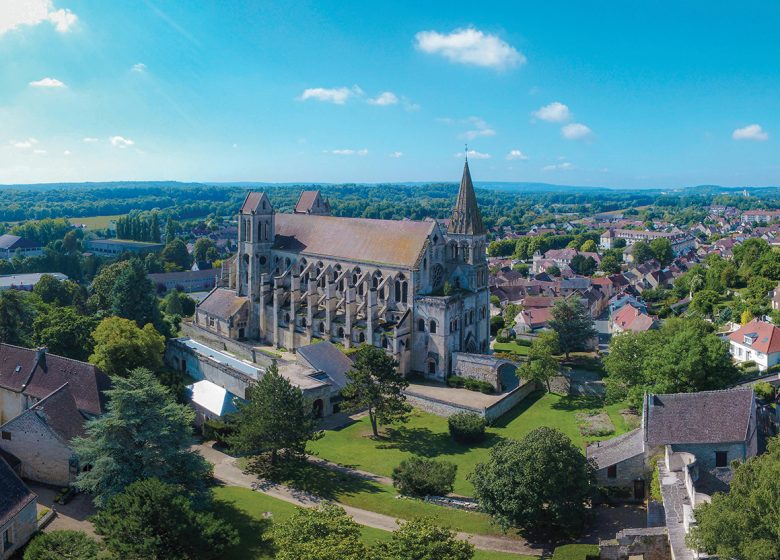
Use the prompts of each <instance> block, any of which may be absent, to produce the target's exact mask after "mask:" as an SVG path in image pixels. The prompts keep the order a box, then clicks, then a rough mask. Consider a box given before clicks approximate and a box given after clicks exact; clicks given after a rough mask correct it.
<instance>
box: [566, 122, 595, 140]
mask: <svg viewBox="0 0 780 560" xmlns="http://www.w3.org/2000/svg"><path fill="white" fill-rule="evenodd" d="M592 134H593V131H592V130H591V129H590V128H588V127H587V126H585V125H584V124H582V123H571V124H567V125H566V126H564V127H563V128H561V135H562V136H563V137H564V138H566V140H581V139H583V138H588V137H589V136H591V135H592Z"/></svg>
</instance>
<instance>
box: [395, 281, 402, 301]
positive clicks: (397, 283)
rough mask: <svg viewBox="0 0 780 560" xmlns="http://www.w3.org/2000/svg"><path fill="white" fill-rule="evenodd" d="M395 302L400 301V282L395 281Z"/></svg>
mask: <svg viewBox="0 0 780 560" xmlns="http://www.w3.org/2000/svg"><path fill="white" fill-rule="evenodd" d="M395 301H401V282H400V281H399V280H396V281H395Z"/></svg>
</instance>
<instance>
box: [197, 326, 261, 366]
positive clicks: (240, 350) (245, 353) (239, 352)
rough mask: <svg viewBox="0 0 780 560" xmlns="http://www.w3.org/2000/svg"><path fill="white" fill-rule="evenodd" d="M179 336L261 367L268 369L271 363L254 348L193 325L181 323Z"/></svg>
mask: <svg viewBox="0 0 780 560" xmlns="http://www.w3.org/2000/svg"><path fill="white" fill-rule="evenodd" d="M181 335H182V336H187V337H189V338H192V339H194V340H197V341H198V342H202V343H203V344H205V345H206V346H210V347H211V348H214V349H215V350H224V351H226V352H230V353H232V354H235V355H236V356H239V357H240V358H242V359H244V360H249V361H250V362H253V363H255V364H257V365H259V366H262V367H268V366H270V365H271V363H272V362H273V358H271V357H270V356H266V355H265V354H263V353H262V352H259V351H257V350H255V348H254V347H253V346H251V345H249V344H245V343H243V342H239V341H238V340H233V339H231V338H227V337H224V336H220V335H218V334H217V333H214V332H211V331H208V330H206V329H204V328H202V327H199V326H198V325H195V324H193V323H187V322H184V321H182V323H181Z"/></svg>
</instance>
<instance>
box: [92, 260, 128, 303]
mask: <svg viewBox="0 0 780 560" xmlns="http://www.w3.org/2000/svg"><path fill="white" fill-rule="evenodd" d="M128 266H130V262H129V261H119V262H115V263H111V264H109V265H107V266H104V267H102V268H101V269H100V271H99V272H98V273H97V275H96V276H95V279H94V280H93V281H92V285H91V286H90V288H89V293H90V296H89V299H88V300H87V305H88V306H89V308H90V309H92V310H93V311H110V310H111V305H112V301H113V294H114V285H115V284H116V280H117V278H118V277H119V275H120V274H121V273H122V271H124V270H125V268H127V267H128Z"/></svg>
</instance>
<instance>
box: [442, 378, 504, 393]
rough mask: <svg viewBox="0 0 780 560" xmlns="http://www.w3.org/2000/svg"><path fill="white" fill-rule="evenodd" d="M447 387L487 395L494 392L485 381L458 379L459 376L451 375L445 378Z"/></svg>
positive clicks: (491, 386)
mask: <svg viewBox="0 0 780 560" xmlns="http://www.w3.org/2000/svg"><path fill="white" fill-rule="evenodd" d="M447 385H449V386H450V387H460V388H466V389H468V390H469V391H479V392H480V393H485V394H486V395H489V394H491V393H494V392H495V388H494V387H493V385H491V384H490V383H488V382H487V381H480V380H478V379H468V378H466V377H460V376H459V375H451V376H449V377H448V378H447Z"/></svg>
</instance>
